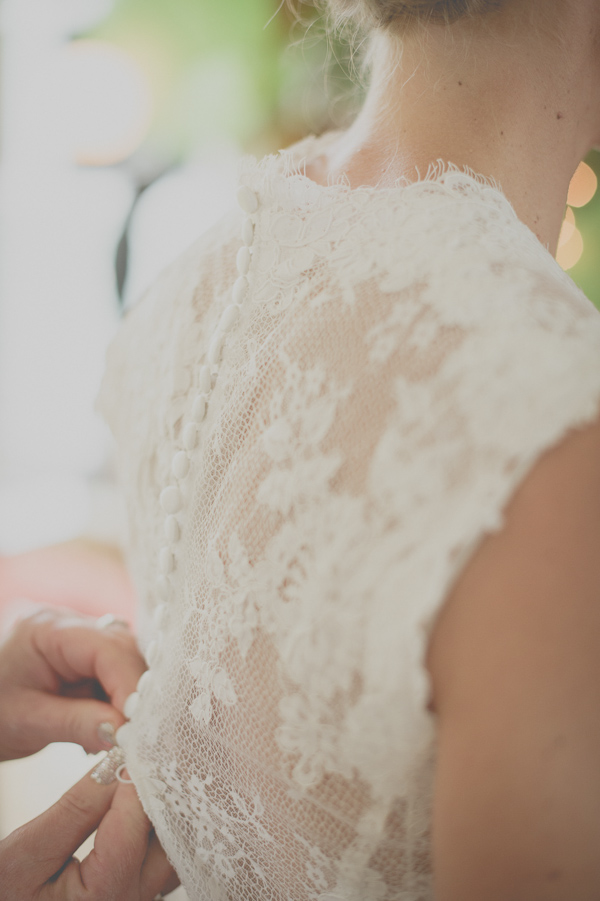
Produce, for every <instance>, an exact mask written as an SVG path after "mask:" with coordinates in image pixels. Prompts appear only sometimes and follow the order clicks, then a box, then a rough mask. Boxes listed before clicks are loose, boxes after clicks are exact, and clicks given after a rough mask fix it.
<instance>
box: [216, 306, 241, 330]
mask: <svg viewBox="0 0 600 901" xmlns="http://www.w3.org/2000/svg"><path fill="white" fill-rule="evenodd" d="M239 315H240V308H239V307H238V305H237V304H235V303H230V304H229V306H228V307H225V309H224V310H223V313H222V314H221V318H220V320H219V331H220V332H223V333H225V332H228V331H229V329H230V328H231V327H232V326H233V325H234V324H235V323H236V321H237V318H238V316H239Z"/></svg>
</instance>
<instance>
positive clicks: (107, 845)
mask: <svg viewBox="0 0 600 901" xmlns="http://www.w3.org/2000/svg"><path fill="white" fill-rule="evenodd" d="M150 829H151V825H150V821H149V820H148V818H147V817H146V815H145V814H144V811H143V809H142V805H141V804H140V802H139V799H138V797H137V794H136V792H135V789H134V788H133V786H131V785H123V784H119V787H118V789H117V791H116V792H115V795H114V798H113V801H112V805H111V808H110V810H109V811H108V812H107V814H106V816H105V817H104V819H103V820H102V822H101V824H100V826H99V828H98V832H97V833H96V839H95V842H94V850H93V851H92V853H91V854H89V856H88V857H86V859H85V860H84V861H82V863H81V881H82V883H83V884H84V885H85V886H86V888H87V889H88V890H89V892H90V896H91V897H92V898H94V897H95V894H94V893H95V892H100V891H102V890H103V891H105V892H106V897H107V898H119V899H120V901H121V899H122V901H128V899H129V898H130V897H131V898H135V899H136V901H138V897H139V887H140V879H141V872H142V867H143V865H144V861H145V858H146V855H147V853H148V841H149V837H150ZM155 854H156V852H153V861H154V855H155ZM153 866H154V869H153V873H154V872H155V871H156V876H157V878H158V876H159V875H160V867H159V866H158V864H153ZM160 888H161V886H160V885H159V887H158V888H157V889H156V890H155V892H154V894H156V892H157V891H159V890H160ZM102 897H104V895H102ZM149 897H150V898H152V897H154V895H150V896H149ZM140 901H146V899H145V898H143V899H142V898H141V899H140Z"/></svg>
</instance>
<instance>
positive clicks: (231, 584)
mask: <svg viewBox="0 0 600 901" xmlns="http://www.w3.org/2000/svg"><path fill="white" fill-rule="evenodd" d="M322 140H323V139H320V140H316V141H315V140H313V139H311V140H309V141H308V142H304V143H303V144H301V145H299V146H298V147H297V148H296V149H295V150H294V149H293V150H292V151H287V152H283V153H282V154H280V155H279V156H277V157H269V158H267V159H266V160H264V161H262V162H256V161H255V160H252V159H248V160H246V161H245V163H244V165H243V168H242V173H241V185H242V186H243V188H244V190H243V191H242V193H241V194H240V202H241V204H242V206H243V207H244V208H245V209H246V213H245V214H244V213H243V212H241V211H239V212H237V211H236V212H234V213H232V214H231V216H229V217H228V218H227V219H225V220H224V221H223V222H222V223H220V225H219V226H217V227H216V228H215V229H213V230H212V231H211V232H210V233H209V234H207V235H206V236H204V237H203V238H202V239H200V240H199V241H198V242H197V243H196V244H195V245H193V246H192V247H191V248H190V250H189V251H188V252H187V253H186V254H185V255H184V256H183V257H182V258H181V259H180V260H179V261H178V262H177V263H176V264H175V265H173V266H172V267H170V268H169V269H168V270H167V271H166V272H165V273H164V274H163V276H162V277H161V278H160V279H159V281H158V282H157V284H156V285H155V286H154V287H153V288H152V289H151V290H150V291H149V292H148V293H147V294H146V295H145V296H144V298H143V299H142V300H141V302H140V303H139V304H138V306H137V307H136V308H135V309H134V310H133V311H132V312H131V313H130V314H129V315H128V317H127V318H126V320H125V322H124V324H123V326H122V328H121V331H120V333H119V335H118V336H117V338H116V339H115V341H114V342H113V345H112V347H111V349H110V351H109V360H108V368H107V373H106V376H105V380H104V384H103V388H102V391H101V395H100V399H99V405H100V408H101V409H102V411H103V412H104V414H105V416H106V417H107V419H108V420H109V422H110V424H111V427H112V429H113V431H114V434H115V436H116V439H117V443H118V448H119V455H120V472H121V481H122V486H123V490H124V493H125V496H126V501H127V504H128V509H129V516H130V538H129V559H130V564H131V568H132V572H133V574H134V577H135V579H136V582H137V586H138V589H139V594H140V599H141V609H140V614H139V627H140V636H141V638H140V640H141V644H142V647H143V649H144V651H145V653H146V654H147V656H148V660H149V662H150V670H149V675H148V676H147V677H145V678H144V683H143V686H140V689H139V701H138V704H137V708H136V710H135V713H134V714H133V716H132V721H131V723H130V725H129V726H127V727H126V730H125V732H124V737H123V745H124V748H125V751H126V755H127V766H128V770H129V772H130V773H131V775H132V778H133V779H134V781H135V784H136V786H137V789H138V792H139V794H140V797H141V799H142V802H143V804H144V806H145V808H146V810H147V812H148V814H149V816H150V817H151V819H152V821H153V823H154V825H155V827H156V831H157V833H158V835H159V837H160V840H161V842H162V843H163V845H164V847H165V849H166V851H167V853H168V855H169V857H170V859H171V860H172V862H173V863H174V865H175V867H176V868H177V871H178V873H179V875H180V877H181V879H182V882H183V884H184V885H185V887H186V890H187V892H188V894H189V896H190V898H191V899H198V901H200V899H202V901H206V899H211V901H267V899H271V901H316V899H319V901H400V899H402V901H425V899H431V898H432V888H431V886H432V873H431V855H430V818H431V804H432V782H433V774H434V768H435V757H436V722H435V716H434V715H433V714H432V713H431V712H429V711H428V709H427V705H428V701H429V682H428V677H427V672H426V670H425V667H424V662H423V661H424V657H425V653H426V648H427V640H428V636H429V635H430V633H431V629H432V626H433V623H434V622H435V618H436V616H437V614H438V613H439V610H440V608H441V606H442V604H443V602H444V599H445V597H446V596H447V595H448V593H449V591H450V588H451V586H452V584H453V582H454V581H455V580H456V578H457V576H458V574H459V573H460V571H461V570H462V568H463V567H464V566H465V564H466V563H467V561H468V560H469V558H470V556H471V555H472V554H473V551H474V550H475V548H476V547H477V545H478V543H479V542H480V541H481V539H482V537H483V536H484V535H485V534H486V533H488V532H490V531H494V530H498V529H500V528H502V523H503V509H504V508H505V506H506V504H507V502H508V500H509V499H510V496H511V494H512V493H513V492H514V490H515V488H516V487H517V485H518V484H519V482H520V481H521V480H522V478H523V477H524V475H525V474H526V473H527V472H528V470H529V469H530V468H531V467H532V465H533V464H534V463H535V461H536V459H537V458H538V457H539V456H540V454H542V453H543V452H544V451H545V450H547V449H548V448H549V447H550V446H552V445H553V444H555V443H556V442H557V441H558V440H559V439H560V438H561V437H562V436H564V434H565V433H566V432H567V431H568V430H569V429H571V428H574V427H577V426H581V425H583V424H585V423H587V422H590V421H591V420H592V419H594V418H595V417H596V416H597V415H598V407H599V402H600V365H599V359H600V357H599V354H600V317H599V315H598V312H597V311H596V309H595V308H594V307H593V306H592V304H591V303H590V302H589V301H588V300H587V299H586V298H585V296H584V295H583V294H582V293H581V292H580V291H579V290H578V289H577V288H576V287H575V286H574V284H573V283H572V281H571V280H570V279H569V277H568V276H567V275H566V274H565V273H563V272H562V270H561V269H560V268H559V267H558V266H557V264H556V263H555V262H554V260H553V259H552V257H551V256H550V254H549V253H548V252H547V250H546V249H545V248H544V247H543V246H542V245H541V244H540V243H539V241H538V240H537V238H536V237H535V236H534V235H533V233H532V232H531V231H529V229H527V227H526V226H524V225H523V224H522V223H521V222H520V221H519V220H518V219H517V217H516V215H515V213H514V211H513V209H512V207H511V206H510V204H509V202H508V201H507V199H506V198H505V197H504V195H503V194H502V193H501V191H500V189H499V188H498V186H497V185H494V184H493V183H491V182H489V181H487V180H485V179H483V178H481V177H478V176H475V175H474V174H473V173H471V172H462V171H460V170H458V169H456V167H453V166H442V165H440V166H439V167H437V168H435V169H434V170H432V171H431V172H430V173H428V176H427V177H426V178H425V179H423V180H421V181H418V182H416V183H413V184H407V183H402V184H398V185H397V186H396V187H394V188H391V189H389V190H377V189H375V188H365V189H360V188H359V189H356V190H351V189H350V188H349V187H348V186H347V185H344V184H337V185H332V186H330V187H321V186H318V185H316V184H314V183H313V182H311V181H310V180H309V179H308V178H306V177H305V175H303V173H302V164H303V160H304V159H306V158H307V157H310V155H311V154H314V153H316V152H317V151H318V149H319V147H320V146H321V143H322ZM325 140H327V139H325ZM242 234H243V237H242ZM244 247H245V248H247V250H246V251H244V250H242V254H241V256H240V249H241V248H244ZM236 261H237V262H236ZM240 273H241V275H240ZM234 285H235V286H236V287H235V288H234V300H235V299H236V298H237V300H239V301H240V309H239V311H238V313H237V314H235V323H234V324H233V325H230V324H228V325H227V329H225V327H224V326H223V327H221V325H220V324H219V323H222V322H223V320H222V316H223V310H225V308H227V307H228V306H229V305H231V302H232V293H231V292H232V287H233V286H234ZM236 292H237V293H236ZM244 295H245V296H244ZM228 315H229V314H228ZM233 316H234V314H231V317H230V318H232V317H233ZM222 333H223V334H225V333H226V337H225V338H223V342H222V353H221V354H220V355H219V352H218V351H215V346H216V345H214V344H213V343H212V342H214V341H215V340H216V338H215V336H219V335H221V334H222ZM219 340H220V339H219ZM209 359H213V360H214V362H212V363H210V362H209V363H207V360H209ZM206 366H208V369H206V368H204V367H206ZM207 372H208V373H209V375H210V376H212V377H209V376H207ZM203 405H204V406H203ZM176 456H177V460H176V459H175V457H176ZM177 461H178V462H177ZM165 488H170V489H172V490H173V492H174V493H171V494H170V495H165V493H164V489H165ZM161 503H162V506H161ZM165 506H166V508H167V512H166V513H165V511H164V510H163V507H165ZM169 510H170V513H169ZM165 529H166V532H165V531H163V530H165Z"/></svg>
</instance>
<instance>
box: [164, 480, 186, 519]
mask: <svg viewBox="0 0 600 901" xmlns="http://www.w3.org/2000/svg"><path fill="white" fill-rule="evenodd" d="M181 503H182V501H181V491H180V490H179V488H176V487H175V485H170V486H169V487H168V488H164V489H163V490H162V491H161V494H160V505H161V507H162V508H163V510H164V511H165V513H178V512H179V511H180V510H181Z"/></svg>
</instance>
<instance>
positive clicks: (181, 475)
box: [171, 451, 190, 479]
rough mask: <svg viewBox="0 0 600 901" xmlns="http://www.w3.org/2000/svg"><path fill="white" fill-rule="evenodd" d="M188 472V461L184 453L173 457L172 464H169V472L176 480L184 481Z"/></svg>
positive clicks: (180, 452) (181, 452)
mask: <svg viewBox="0 0 600 901" xmlns="http://www.w3.org/2000/svg"><path fill="white" fill-rule="evenodd" d="M189 471H190V460H189V457H188V455H187V454H186V452H185V451H179V452H178V453H177V454H175V456H174V457H173V462H172V463H171V472H172V473H173V475H174V476H175V478H176V479H185V477H186V475H187V474H188V472H189Z"/></svg>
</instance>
